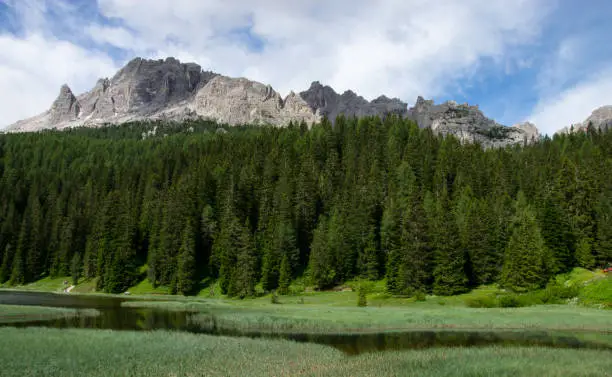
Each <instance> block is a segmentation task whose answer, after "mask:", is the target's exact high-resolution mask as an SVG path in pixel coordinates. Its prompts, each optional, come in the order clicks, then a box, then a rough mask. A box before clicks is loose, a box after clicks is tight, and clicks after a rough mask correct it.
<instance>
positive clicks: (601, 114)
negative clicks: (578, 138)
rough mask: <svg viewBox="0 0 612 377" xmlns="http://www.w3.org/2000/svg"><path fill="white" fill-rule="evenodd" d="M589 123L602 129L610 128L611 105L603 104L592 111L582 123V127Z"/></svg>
mask: <svg viewBox="0 0 612 377" xmlns="http://www.w3.org/2000/svg"><path fill="white" fill-rule="evenodd" d="M589 125H590V126H592V127H594V128H595V129H599V130H602V131H603V130H606V129H608V128H612V106H603V107H600V108H598V109H596V110H595V111H593V113H592V114H591V116H589V117H588V118H587V119H586V120H585V121H584V122H583V123H582V127H583V128H584V129H586V128H587V127H588V126H589Z"/></svg>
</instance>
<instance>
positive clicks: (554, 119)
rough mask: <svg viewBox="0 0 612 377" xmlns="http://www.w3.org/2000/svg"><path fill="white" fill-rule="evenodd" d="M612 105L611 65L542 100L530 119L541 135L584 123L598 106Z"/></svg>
mask: <svg viewBox="0 0 612 377" xmlns="http://www.w3.org/2000/svg"><path fill="white" fill-rule="evenodd" d="M610 104H612V66H610V67H608V68H605V69H602V70H600V71H598V72H596V73H595V74H593V75H590V76H589V77H588V78H586V79H585V80H583V81H581V82H579V83H578V84H576V85H574V86H571V87H569V88H567V89H565V90H563V91H561V92H560V93H557V94H553V95H550V96H546V97H543V98H541V99H540V100H539V102H538V104H537V105H536V106H535V108H534V110H533V113H532V115H531V116H530V117H529V119H530V120H531V121H532V122H534V123H535V124H536V125H537V126H538V128H539V129H540V131H541V132H542V133H546V134H548V135H551V136H552V135H553V134H554V133H555V132H556V131H558V130H560V129H561V128H563V127H568V126H571V125H572V124H577V123H581V122H583V121H584V120H585V119H586V118H587V117H588V116H589V115H590V114H591V112H592V111H593V110H594V109H596V108H597V107H601V106H605V105H610Z"/></svg>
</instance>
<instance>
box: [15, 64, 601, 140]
mask: <svg viewBox="0 0 612 377" xmlns="http://www.w3.org/2000/svg"><path fill="white" fill-rule="evenodd" d="M606 111H607V110H606ZM606 111H604V110H602V113H605V114H604V115H602V116H601V117H606V116H607V115H606V114H607V112H606ZM387 114H397V115H399V116H402V117H406V118H409V119H412V120H414V121H416V122H417V123H418V125H419V126H420V127H423V128H425V127H430V128H432V130H434V132H436V133H439V134H445V135H446V134H452V135H455V136H457V137H458V138H459V139H460V140H462V141H464V142H474V141H476V142H481V143H482V144H483V145H485V146H503V145H507V144H509V143H516V142H524V141H525V140H527V139H529V140H531V137H530V136H533V135H537V129H536V128H535V126H533V125H530V124H522V125H515V127H504V126H501V125H499V124H497V123H495V121H493V120H491V119H489V118H487V117H485V116H484V114H483V113H482V112H481V111H480V110H479V109H478V106H470V105H468V104H458V103H456V102H454V101H448V102H446V103H442V104H439V105H436V104H435V103H434V101H432V100H425V99H424V98H423V97H421V96H419V97H418V98H417V100H416V102H415V104H414V106H413V107H411V108H410V109H408V105H407V104H406V103H405V102H402V101H401V100H399V99H398V98H389V97H387V96H385V95H381V96H379V97H377V98H376V99H374V100H372V101H368V100H366V99H365V98H364V97H362V96H360V95H359V94H358V93H356V92H354V91H352V90H346V91H344V92H343V93H342V94H338V93H337V92H336V91H335V90H334V89H333V88H332V87H330V86H328V85H324V84H322V83H321V82H319V81H313V82H312V83H311V84H310V87H309V88H308V89H307V90H306V91H303V92H293V91H292V92H290V93H289V94H288V95H287V96H286V97H285V98H284V99H283V98H282V97H281V95H280V94H279V93H278V92H276V91H275V90H274V88H272V86H270V85H266V84H263V83H259V82H256V81H252V80H249V79H246V78H231V77H226V76H222V75H219V74H217V73H214V72H211V71H204V70H202V67H201V66H200V65H198V64H196V63H182V62H181V61H179V60H178V59H176V58H173V57H168V58H166V59H157V60H149V59H142V58H135V59H132V60H130V61H129V62H128V63H127V64H126V65H125V66H124V67H123V68H121V69H120V70H119V71H118V72H117V73H116V74H115V75H114V76H113V77H112V78H102V79H99V80H98V81H97V83H96V84H95V85H94V87H93V88H92V89H91V90H90V91H88V92H85V93H83V94H81V95H79V96H78V97H75V95H74V94H73V93H72V91H71V90H70V88H69V87H68V86H66V85H64V86H62V88H61V89H60V94H59V96H58V97H57V99H56V100H55V101H54V103H53V105H52V106H51V109H50V110H48V111H46V112H44V113H43V114H41V115H38V116H36V117H33V118H30V119H26V120H23V121H20V122H17V123H16V124H15V125H13V126H11V127H10V129H11V130H12V131H36V130H40V129H44V128H54V127H56V128H64V127H72V126H97V125H101V124H105V123H115V124H118V123H125V122H129V121H137V120H166V121H183V120H186V119H194V118H206V119H213V120H216V121H218V122H221V123H227V124H230V125H236V124H272V125H277V126H284V125H287V124H288V123H289V122H302V121H303V122H306V123H307V124H312V123H315V122H318V121H320V120H321V118H322V117H323V116H326V117H328V118H329V119H330V120H331V121H334V120H335V119H336V117H337V116H339V115H345V116H347V117H353V116H357V117H363V116H376V115H377V116H382V117H384V116H385V115H387Z"/></svg>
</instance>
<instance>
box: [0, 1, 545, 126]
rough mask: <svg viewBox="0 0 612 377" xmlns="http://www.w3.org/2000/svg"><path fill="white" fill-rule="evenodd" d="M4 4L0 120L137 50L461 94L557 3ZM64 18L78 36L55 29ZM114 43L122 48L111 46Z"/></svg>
mask: <svg viewBox="0 0 612 377" xmlns="http://www.w3.org/2000/svg"><path fill="white" fill-rule="evenodd" d="M8 4H9V5H10V6H12V7H14V8H16V9H18V10H19V11H18V12H17V14H18V15H20V17H21V20H22V23H23V27H24V28H25V32H24V33H23V35H21V36H15V35H10V34H4V35H2V36H1V38H2V41H3V43H4V44H5V49H3V50H2V51H0V88H2V89H0V98H1V99H2V101H0V102H4V103H7V104H8V105H6V108H2V109H0V111H3V112H4V114H6V115H5V118H4V120H3V121H2V122H1V123H2V124H6V123H10V122H12V121H14V120H16V119H19V118H23V117H24V116H31V115H35V114H36V113H39V112H41V111H43V110H45V109H47V108H48V107H49V105H50V103H51V101H52V100H53V98H54V97H55V95H56V94H57V91H58V90H59V86H60V85H61V84H62V83H63V82H67V83H68V84H69V85H70V86H71V87H72V88H73V90H74V91H75V92H77V93H78V92H82V91H84V90H87V89H89V88H90V87H91V86H93V85H94V83H95V80H96V79H97V78H98V77H100V76H108V75H112V73H113V71H114V70H115V69H117V68H118V66H120V65H122V64H124V63H125V61H120V59H123V56H130V55H132V56H143V57H149V58H163V57H166V56H175V57H177V58H179V59H181V60H183V61H195V62H197V63H199V64H201V65H202V66H203V68H204V69H211V70H214V71H217V72H219V73H222V74H226V75H230V76H245V77H249V78H252V79H255V80H259V81H262V82H265V83H270V84H272V85H273V86H274V87H275V88H276V89H277V90H279V91H280V92H281V93H283V94H286V93H288V92H289V91H290V90H304V89H306V88H308V86H309V85H310V82H312V81H314V80H319V81H321V82H323V83H325V84H329V85H331V86H333V87H334V88H335V89H336V90H338V91H340V92H342V91H344V90H347V89H352V90H355V91H356V92H358V93H360V94H362V95H364V96H365V97H366V98H369V99H372V98H374V97H377V96H378V95H380V94H386V95H389V96H396V97H400V98H402V99H403V100H405V101H408V102H412V101H413V100H414V99H415V98H416V96H417V95H423V96H426V97H433V96H440V95H444V94H448V92H449V91H452V90H454V91H457V81H458V80H461V82H464V83H465V82H466V80H468V81H469V80H470V78H478V73H479V67H480V65H481V64H482V62H483V61H484V60H487V61H489V62H490V61H493V62H495V64H498V65H499V69H500V70H501V71H504V70H505V69H506V67H508V66H513V67H518V66H520V65H521V64H522V61H524V57H522V56H520V55H517V54H512V53H509V52H511V51H512V50H513V49H514V48H516V47H520V46H524V45H529V44H531V43H533V42H534V41H536V40H537V39H538V37H539V33H540V27H541V26H540V25H542V20H543V19H544V18H545V17H546V15H547V11H548V9H549V7H550V4H551V3H550V2H549V1H545V0H498V1H490V0H439V1H435V2H432V1H428V0H381V1H376V2H373V1H366V0H337V1H333V2H329V1H323V0H312V1H291V2H287V1H281V0H252V1H249V2H245V1H242V0H226V1H223V2H220V1H217V0H156V1H146V2H145V1H143V0H98V1H97V3H94V2H92V3H91V4H95V5H94V8H95V13H96V17H92V16H91V15H88V16H87V17H85V15H83V17H81V18H79V17H78V15H79V14H80V13H79V12H81V11H82V10H81V7H80V6H77V5H75V4H77V3H73V2H70V1H65V0H57V1H51V0H19V1H17V0H10V1H9V2H8ZM58 4H59V5H58ZM79 4H82V3H81V2H79ZM50 9H53V12H51V13H53V17H50V16H49V14H50V12H49V10H50ZM62 17H67V18H68V19H69V20H70V22H67V23H68V24H70V25H69V27H70V31H71V32H70V33H65V34H72V36H71V35H64V34H62V35H58V32H57V30H59V29H58V28H57V25H60V24H62V23H65V21H63V19H62ZM109 20H110V21H112V22H110V24H109ZM76 30H80V31H81V33H78V32H75V31H76ZM64 31H65V30H64ZM23 50H28V51H30V53H29V54H24V53H23ZM118 50H119V51H122V52H124V53H125V54H121V57H118V55H116V54H113V51H114V52H115V53H116V51H118ZM8 57H12V58H11V59H9V58H8ZM113 57H114V59H115V60H113ZM116 59H119V61H116ZM518 59H520V60H518ZM515 60H516V61H515ZM51 62H52V63H51ZM50 63H51V64H50ZM42 65H45V66H46V68H44V69H43V70H44V72H45V73H44V75H41V74H40V73H39V71H40V69H41V68H40V66H42ZM12 87H18V88H20V89H19V93H20V95H17V96H16V95H15V94H14V92H13V89H10V88H12ZM459 89H460V88H459ZM11 97H20V98H11Z"/></svg>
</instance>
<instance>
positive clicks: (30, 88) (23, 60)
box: [0, 34, 117, 125]
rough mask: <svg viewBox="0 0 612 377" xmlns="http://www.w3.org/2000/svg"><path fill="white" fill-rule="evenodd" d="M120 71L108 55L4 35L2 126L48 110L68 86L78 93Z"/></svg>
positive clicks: (0, 46)
mask: <svg viewBox="0 0 612 377" xmlns="http://www.w3.org/2000/svg"><path fill="white" fill-rule="evenodd" d="M116 69H117V66H116V65H115V63H114V62H113V61H112V59H110V58H109V57H108V56H105V55H103V54H96V53H92V52H90V51H87V50H85V49H83V48H80V47H78V46H75V45H74V44H72V43H69V42H65V41H58V40H52V39H47V38H45V37H43V36H41V35H39V34H33V35H28V36H26V37H23V38H16V37H11V36H7V35H2V36H0V88H1V89H0V114H1V118H0V125H8V124H11V123H14V122H16V121H18V120H20V119H23V118H26V117H29V116H33V115H35V114H37V113H39V112H42V111H44V110H46V109H48V108H49V107H50V105H51V103H52V102H53V100H54V99H55V97H56V96H57V95H58V94H59V88H60V86H61V85H62V84H64V83H68V84H69V85H70V87H71V88H72V90H73V91H75V92H76V93H80V92H83V91H85V90H89V89H91V87H92V86H93V84H95V82H96V80H97V79H98V78H100V77H106V76H108V75H109V74H112V72H114V71H115V70H116Z"/></svg>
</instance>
